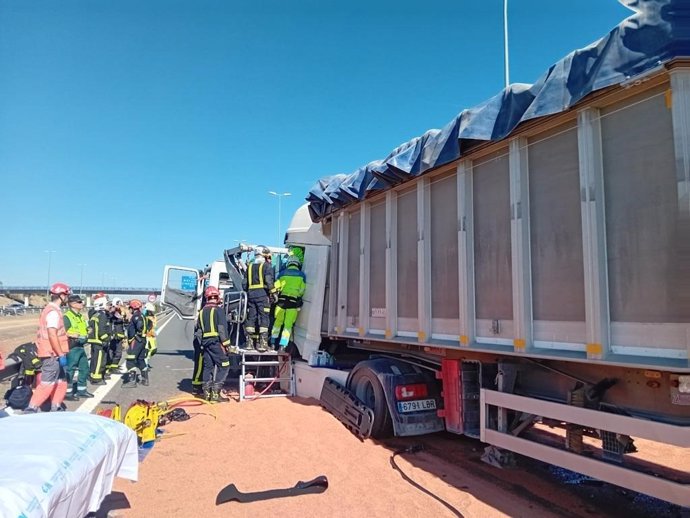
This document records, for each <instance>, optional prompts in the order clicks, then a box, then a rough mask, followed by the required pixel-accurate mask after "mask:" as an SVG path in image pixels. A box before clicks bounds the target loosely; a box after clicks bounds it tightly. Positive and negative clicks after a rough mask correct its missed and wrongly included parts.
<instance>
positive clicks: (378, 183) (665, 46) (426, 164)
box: [306, 0, 690, 222]
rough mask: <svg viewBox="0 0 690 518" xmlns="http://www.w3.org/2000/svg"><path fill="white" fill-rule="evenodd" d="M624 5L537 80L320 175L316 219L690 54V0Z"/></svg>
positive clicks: (314, 195) (312, 203) (312, 198)
mask: <svg viewBox="0 0 690 518" xmlns="http://www.w3.org/2000/svg"><path fill="white" fill-rule="evenodd" d="M621 3H623V4H624V5H626V6H627V7H629V8H630V9H632V10H634V11H635V13H634V14H633V15H632V16H630V17H629V18H627V19H626V20H624V21H623V22H622V23H621V24H620V25H618V26H617V27H616V28H614V29H613V30H612V31H611V32H610V33H609V34H608V35H607V36H605V37H604V38H602V39H600V40H599V41H597V42H596V43H594V44H592V45H590V46H588V47H585V48H583V49H580V50H576V51H574V52H571V53H570V54H569V55H567V56H566V57H565V58H563V59H561V60H560V61H558V62H557V63H556V64H554V65H553V66H551V67H550V68H549V70H548V71H547V72H546V73H545V74H544V75H542V77H540V78H539V80H537V82H536V83H534V84H533V85H524V84H513V85H510V86H509V87H508V88H506V89H505V90H503V91H502V92H501V93H500V94H498V95H496V96H494V97H492V98H491V99H489V100H488V101H486V102H484V103H482V104H480V105H479V106H476V107H474V108H470V109H467V110H464V111H462V112H461V113H460V114H459V115H457V116H456V117H455V118H454V119H453V120H452V121H451V122H449V123H448V124H446V126H444V127H443V128H442V129H440V130H439V129H433V130H429V131H427V132H426V133H424V135H422V136H420V137H416V138H414V139H412V140H410V141H409V142H406V143H404V144H402V145H401V146H399V147H398V148H396V149H394V150H393V151H392V152H391V153H390V154H389V155H388V156H387V157H386V158H384V159H383V160H380V161H375V162H371V163H369V164H367V165H365V166H363V167H361V168H360V169H358V170H357V171H355V172H353V173H351V174H349V175H347V174H339V175H335V176H330V177H326V178H323V179H321V180H319V181H318V182H317V184H316V185H314V186H313V187H312V188H311V190H310V191H309V195H308V196H307V198H306V200H307V201H308V202H309V213H310V215H311V218H312V220H313V221H315V222H316V221H320V220H321V219H323V218H324V217H326V216H328V215H329V214H331V213H333V212H335V211H337V210H339V209H341V208H343V207H345V206H347V205H350V204H352V203H355V202H358V201H360V200H363V199H364V198H366V197H367V196H369V195H371V194H373V193H375V192H380V191H383V190H386V189H390V188H391V187H393V186H395V185H398V184H400V183H403V182H405V181H406V180H409V179H411V178H414V177H417V176H420V175H423V174H425V173H428V172H429V171H431V170H433V169H436V168H438V167H441V166H443V165H446V164H449V163H451V162H453V161H455V160H457V159H459V158H460V157H462V156H463V155H464V154H466V153H467V152H468V150H469V149H471V148H472V147H474V146H476V145H477V144H481V143H486V142H496V141H500V140H502V139H505V138H506V137H508V136H510V134H511V133H512V132H513V131H514V130H515V129H516V128H517V127H518V126H519V125H520V124H521V123H523V122H526V121H529V120H533V119H536V118H538V117H545V116H548V115H554V114H557V113H560V112H564V111H566V110H568V109H570V108H572V107H573V106H575V105H576V104H577V103H579V102H580V101H582V100H583V99H584V98H585V97H587V96H588V95H589V94H591V93H592V92H596V91H598V90H601V89H604V88H607V87H611V86H615V85H620V84H623V83H626V82H627V81H630V80H631V78H635V77H636V76H640V75H642V74H647V73H651V72H653V71H654V70H655V69H659V68H660V67H663V66H664V65H665V64H666V63H668V62H670V61H672V60H674V59H677V58H684V57H690V0H621Z"/></svg>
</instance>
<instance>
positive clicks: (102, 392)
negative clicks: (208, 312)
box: [76, 313, 179, 414]
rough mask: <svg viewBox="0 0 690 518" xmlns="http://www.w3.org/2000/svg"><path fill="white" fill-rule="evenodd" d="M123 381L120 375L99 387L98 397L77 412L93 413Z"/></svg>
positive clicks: (159, 330)
mask: <svg viewBox="0 0 690 518" xmlns="http://www.w3.org/2000/svg"><path fill="white" fill-rule="evenodd" d="M174 316H177V314H176V313H173V317H174ZM173 317H170V318H169V319H168V320H166V321H165V322H164V323H163V324H162V325H161V326H160V327H159V328H158V332H159V333H160V332H161V331H162V330H163V328H164V327H165V326H167V325H168V324H169V323H170V321H171V320H173ZM178 318H179V317H178ZM121 379H122V377H121V376H120V375H114V376H113V377H112V378H110V379H109V380H107V381H106V382H105V385H99V387H98V388H97V389H96V390H94V392H93V395H94V396H96V397H93V398H91V399H87V400H86V401H84V402H83V403H82V404H81V405H79V408H77V410H76V412H81V413H84V414H88V413H91V412H93V411H94V410H95V409H96V408H97V407H98V405H100V404H101V401H103V399H104V398H105V396H107V395H108V393H109V392H110V391H111V390H112V389H113V388H114V387H115V385H117V384H118V382H119V381H120V380H121Z"/></svg>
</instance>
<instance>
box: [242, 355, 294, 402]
mask: <svg viewBox="0 0 690 518" xmlns="http://www.w3.org/2000/svg"><path fill="white" fill-rule="evenodd" d="M288 361H292V359H290V360H288ZM287 364H288V362H285V363H283V364H282V365H281V366H279V367H278V374H276V376H275V378H273V379H272V380H271V382H270V383H269V384H268V386H267V387H266V388H265V389H263V390H262V391H261V392H259V393H258V394H255V395H254V396H253V397H251V398H245V399H246V400H247V401H255V400H257V399H259V398H260V397H261V396H263V395H264V394H265V393H266V392H268V391H269V390H270V388H271V387H272V386H273V384H274V383H275V382H276V380H278V378H280V377H281V376H282V375H283V369H284V367H285V366H287Z"/></svg>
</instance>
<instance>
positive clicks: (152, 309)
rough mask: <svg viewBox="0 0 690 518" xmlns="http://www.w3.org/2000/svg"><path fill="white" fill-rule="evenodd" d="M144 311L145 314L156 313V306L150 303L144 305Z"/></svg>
mask: <svg viewBox="0 0 690 518" xmlns="http://www.w3.org/2000/svg"><path fill="white" fill-rule="evenodd" d="M144 309H145V310H146V312H147V313H155V312H156V306H154V305H153V304H152V303H151V302H147V303H146V304H144Z"/></svg>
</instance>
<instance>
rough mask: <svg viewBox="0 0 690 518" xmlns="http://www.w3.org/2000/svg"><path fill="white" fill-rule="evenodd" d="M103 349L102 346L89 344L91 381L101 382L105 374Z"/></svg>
mask: <svg viewBox="0 0 690 518" xmlns="http://www.w3.org/2000/svg"><path fill="white" fill-rule="evenodd" d="M105 362H106V358H105V348H104V347H103V344H95V343H91V371H90V374H89V375H90V376H91V379H92V380H102V379H103V373H104V372H105Z"/></svg>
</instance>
